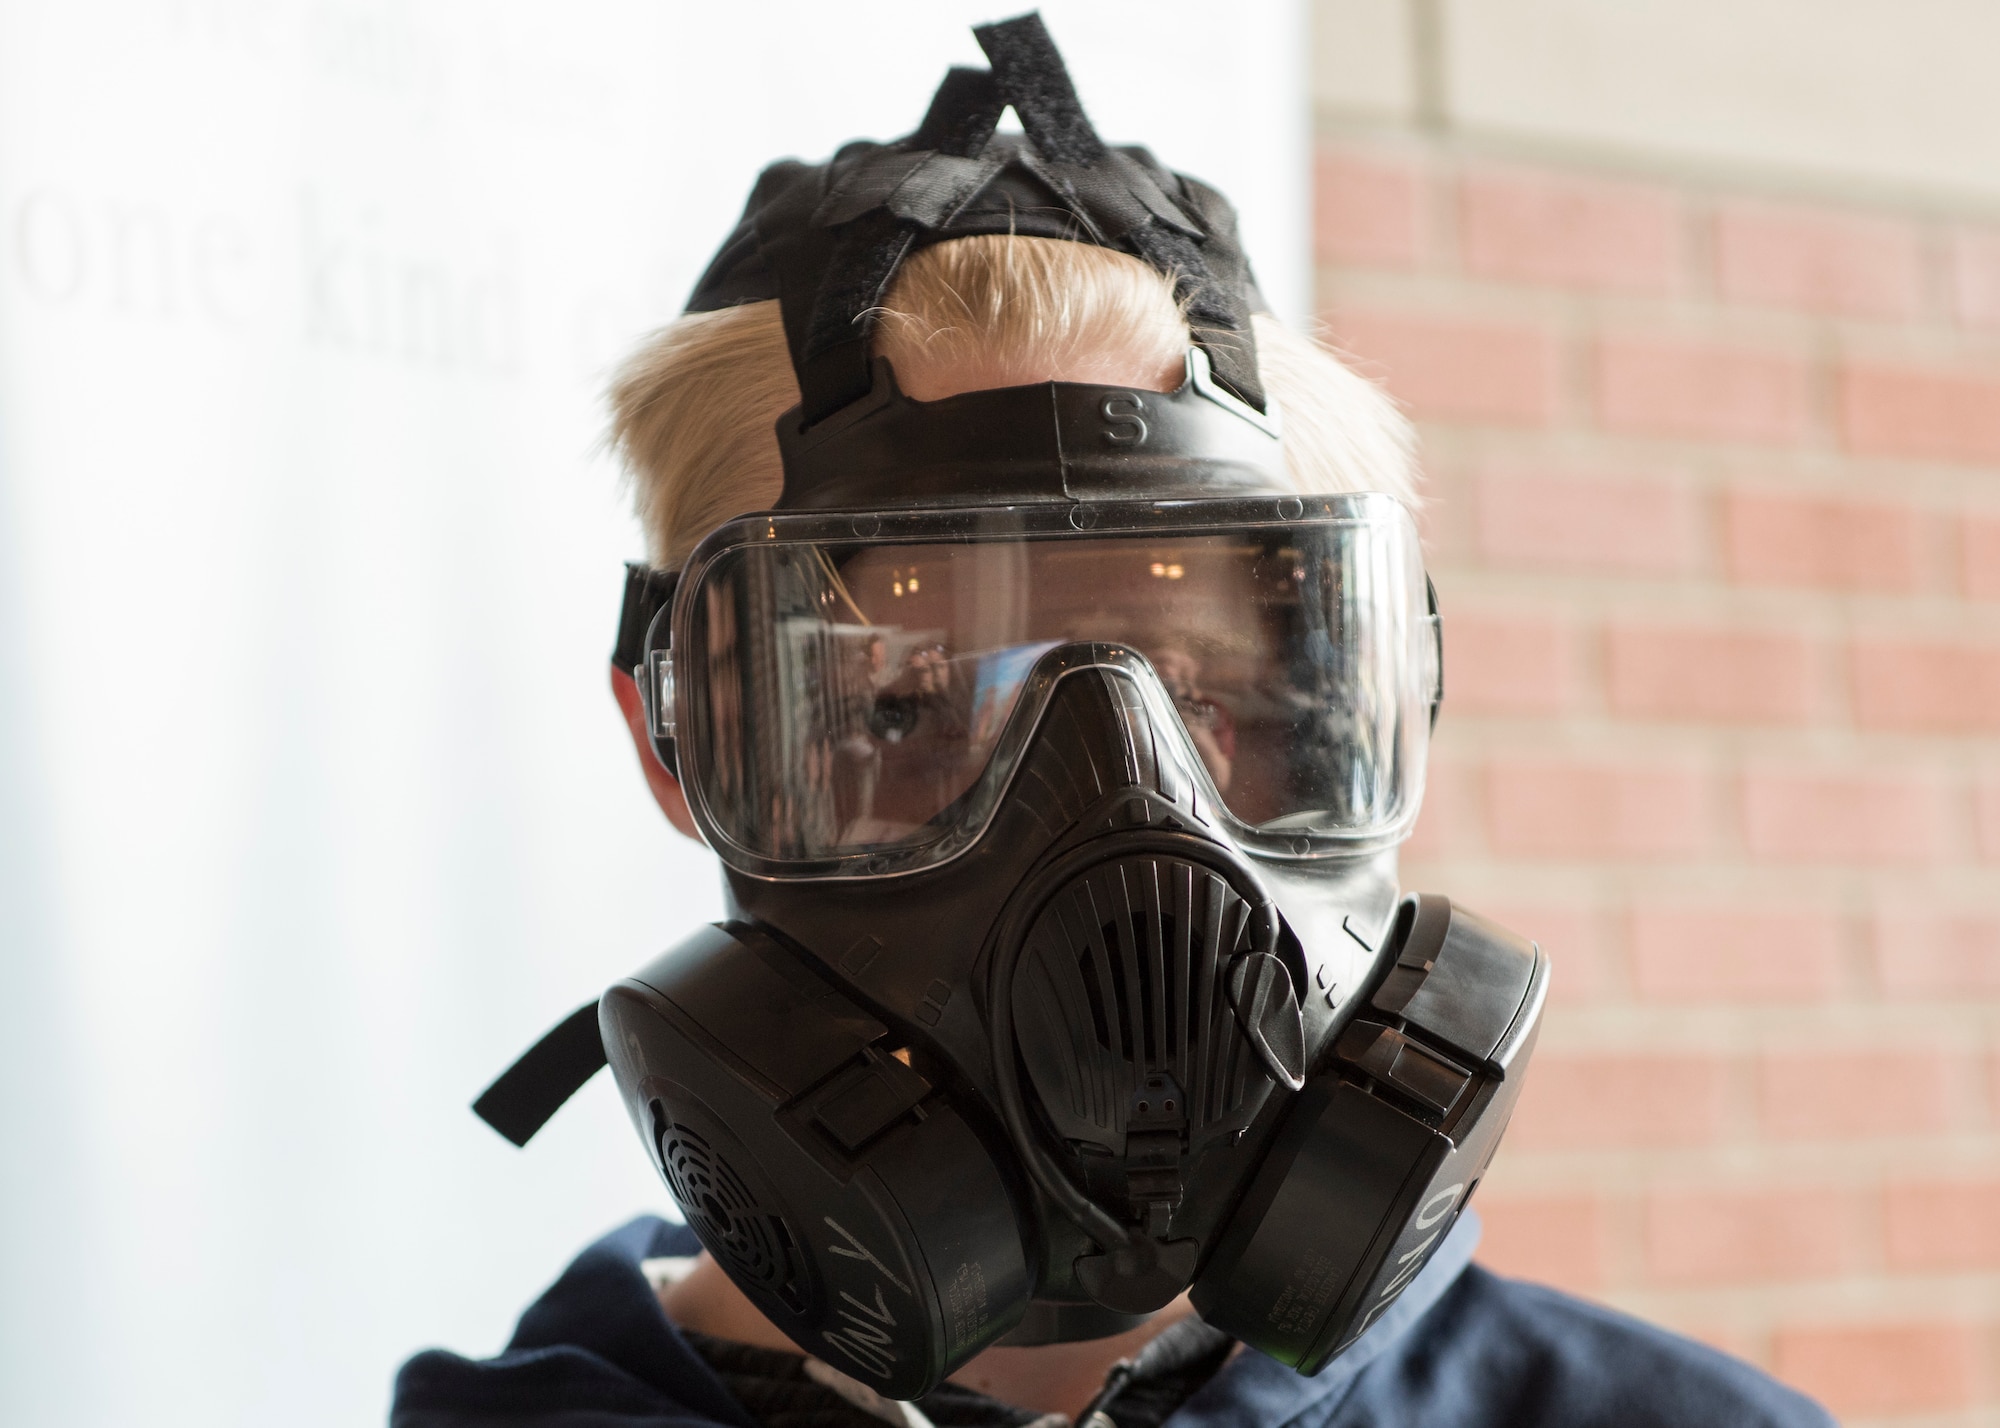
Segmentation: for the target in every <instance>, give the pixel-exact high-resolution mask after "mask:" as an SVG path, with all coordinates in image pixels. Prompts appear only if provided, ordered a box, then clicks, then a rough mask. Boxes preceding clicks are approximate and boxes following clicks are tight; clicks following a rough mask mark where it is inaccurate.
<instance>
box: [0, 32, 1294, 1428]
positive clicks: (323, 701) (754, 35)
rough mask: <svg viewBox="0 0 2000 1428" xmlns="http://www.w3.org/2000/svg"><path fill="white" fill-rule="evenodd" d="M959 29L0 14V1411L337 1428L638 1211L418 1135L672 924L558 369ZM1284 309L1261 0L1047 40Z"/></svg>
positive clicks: (579, 1184)
mask: <svg viewBox="0 0 2000 1428" xmlns="http://www.w3.org/2000/svg"><path fill="white" fill-rule="evenodd" d="M996 9H997V12H998V13H1000V14H1004V13H1006V8H1005V7H1004V6H1000V5H999V4H998V0H988V3H984V4H977V3H965V0H949V3H941V0H929V3H924V0H895V3H889V0H876V3H866V4H846V5H840V6H833V5H827V4H814V3H804V2H803V0H798V2H797V3H782V4H763V5H757V6H750V5H736V6H729V5H716V4H708V3H703V4H686V5H681V4H667V5H662V4H657V3H653V4H642V3H636V2H635V0H628V3H614V2H613V0H595V3H570V4H564V5H533V4H527V3H513V4H506V5H495V4H480V3H473V0H465V3H459V4H443V3H439V4H415V5H401V4H386V3H377V4H364V3H333V0H325V2H324V3H321V2H320V0H272V3H258V0H122V3H121V2H120V0H70V3H65V4H62V5H51V4H47V3H39V0H0V978H4V980H0V1117H4V1120H0V1132H4V1141H0V1422H4V1423H5V1424H7V1425H9V1428H70V1425H93V1428H95V1426H96V1425H106V1428H108V1425H119V1428H125V1425H130V1424H139V1423H143V1424H146V1425H148V1428H166V1426H167V1425H173V1424H182V1423H185V1424H191V1425H192V1424H199V1425H202V1428H214V1425H218V1424H257V1425H262V1424H272V1425H279V1424H282V1425H284V1428H309V1425H317V1424H334V1423H342V1424H347V1423H354V1422H366V1421H370V1420H373V1419H379V1417H380V1415H381V1412H382V1410H383V1407H384V1405H385V1402H386V1396H387V1386H388V1381H389V1377H390V1374H391V1373H392V1371H393V1369H394V1367H395V1364H396V1363H397V1362H398V1361H399V1360H400V1359H401V1358H402V1357H403V1356H404V1355H406V1354H407V1353H409V1352H410V1351H412V1350H414V1349H416V1348H418V1347H421V1346H423V1345H426V1344H432V1343H441V1344H445V1345H449V1346H452V1347H455V1348H458V1349H461V1350H464V1351H467V1352H473V1353H489V1352H492V1351H494V1350H495V1349H497V1348H498V1346H499V1345H500V1344H501V1343H502V1342H503V1341H504V1338H505V1336H506V1334H507V1332H508V1328H509V1325H510V1323H511V1320H512V1317H513V1315H514V1314H515V1312H516V1311H517V1310H518V1309H519V1308H520V1307H521V1305H522V1304H524V1303H525V1302H526V1300H527V1299H528V1298H530V1297H532V1295H533V1294H534V1293H535V1292H536V1291H537V1289H538V1288H539V1287H540V1285H541V1284H542V1283H544V1282H545V1281H546V1280H547V1279H548V1278H549V1277H550V1276H551V1275H552V1274H553V1273H554V1272H555V1271H556V1270H557V1269H558V1268H559V1267H560V1266H561V1264H562V1263H563V1262H564V1261H565V1259H566V1258H567V1257H568V1255H569V1254H570V1253H571V1252H572V1251H573V1250H574V1249H575V1248H577V1247H578V1246H579V1245H580V1244H581V1243H583V1242H584V1241H586V1240H588V1239H589V1238H591V1237H593V1236H594V1235H595V1234H597V1233H598V1232H599V1231H601V1230H602V1229H604V1228H607V1227H608V1226H610V1225H611V1224H613V1223H616V1222H618V1221H619V1220H621V1219H622V1218H624V1217H625V1216H627V1215H629V1214H631V1213H634V1212H637V1211H640V1210H644V1209H649V1208H658V1207H659V1206H660V1205H661V1203H662V1201H663V1200H664V1196H663V1194H662V1193H661V1192H660V1190H659V1188H658V1187H657V1185H656V1184H655V1183H654V1182H653V1181H652V1179H651V1176H650V1172H649V1171H648V1169H647V1167H646V1165H645V1162H644V1161H643V1159H642V1157H641V1155H640V1153H639V1151H638V1148H637V1147H636V1146H635V1145H634V1144H633V1143H632V1137H631V1133H630V1131H629V1129H628V1128H627V1127H626V1126H625V1124H624V1123H623V1120H622V1117H621V1115H620V1113H619V1111H618V1108H617V1106H616V1104H615V1097H614V1096H613V1095H612V1094H611V1092H610V1088H609V1087H608V1086H604V1085H598V1086H595V1087H593V1088H591V1089H590V1090H589V1091H587V1092H586V1093H585V1094H584V1095H583V1096H582V1097H581V1098H579V1101H578V1102H577V1103H576V1104H575V1105H573V1106H572V1107H570V1108H569V1109H568V1110H566V1111H565V1112H564V1113H563V1114H562V1115H561V1116H559V1117H558V1118H557V1119H556V1121H555V1122H554V1123H553V1124H552V1125H551V1126H550V1127H549V1129H548V1130H547V1131H546V1132H544V1134H543V1136H542V1137H541V1138H540V1139H539V1140H537V1141H536V1143H535V1144H534V1146H533V1147H532V1148H531V1149H530V1150H529V1151H527V1152H526V1153H521V1152H517V1151H515V1150H513V1149H512V1148H511V1147H509V1146H507V1145H506V1144H504V1143H503V1142H501V1141H500V1140H499V1139H498V1138H497V1137H495V1136H494V1135H492V1133H491V1132H489V1131H487V1130H486V1129H485V1128H484V1127H483V1126H481V1125H480V1124H478V1123H477V1122H476V1121H475V1120H474V1119H473V1118H472V1116H471V1115H470V1114H469V1113H468V1112H467V1111H466V1109H465V1106H466V1102H467V1101H468V1100H469V1099H470V1097H471V1096H472V1095H473V1094H474V1093H475V1092H476V1091H477V1090H478V1089H479V1088H480V1086H481V1085H483V1084H484V1082H485V1080H486V1079H487V1078H488V1077H489V1076H491V1075H492V1074H493V1073H495V1072H496V1071H498V1070H499V1069H500V1068H501V1067H502V1066H503V1065H504V1064H506V1062H507V1061H508V1060H509V1059H510V1058H511V1057H512V1056H513V1055H514V1054H515V1053H516V1052H517V1051H519V1050H520V1049H521V1048H522V1047H523V1046H524V1045H525V1044H526V1043H527V1042H528V1041H529V1040H530V1039H532V1038H533V1037H534V1036H535V1035H537V1034H539V1032H540V1031H541V1030H542V1029H543V1028H544V1027H545V1026H546V1025H547V1024H548V1023H549V1022H551V1021H553V1020H554V1019H555V1018H556V1017H557V1016H559V1015H560V1014H562V1013H564V1012H566V1011H567V1010H569V1009H570V1008H571V1007H573V1006H575V1005H577V1004H578V1003H580V1002H582V1001H583V1000H585V999H586V998H588V997H591V996H594V995H595V994H596V992H597V991H598V990H599V989H600V988H601V987H602V985H603V984H604V983H605V982H606V981H608V980H610V979H612V978H614V977H616V976H619V975H622V974H624V973H625V972H627V971H629V970H631V969H632V968H633V967H635V966H636V965H638V964H639V963H640V962H641V961H642V960H644V959H645V958H646V957H647V956H648V955H649V954H650V953H651V952H652V951H654V950H656V949H657V948H658V947H659V946H661V945H663V944H664V943H666V942H667V941H669V940H671V939H672V938H674V937H675V936H676V935H677V934H678V933H679V931H680V930H682V929H683V928H685V927H686V926H687V925H688V924H690V923H691V922H692V921H694V920H696V919H698V918H702V917H705V916H708V915H711V914H712V912H713V911H714V909H715V908H716V906H717V902H718V899H717V896H716V892H715V887H716V880H715V876H714V874H713V872H712V870H711V868H710V866H709V865H708V862H707V860H706V858H705V857H704V856H703V855H702V854H701V853H700V850H699V849H696V848H694V847H693V846H692V845H687V844H683V843H680V842H677V841H676V840H675V838H674V837H673V836H672V835H671V834H670V833H669V832H667V831H666V830H665V829H664V827H663V825H662V823H661V820H660V819H659V817H658V815H657V813H656V812H654V811H653V810H652V808H651V806H650V804H649V803H648V802H647V799H646V797H645V794H644V792H643V789H642V787H641V785H640V782H639V780H638V778H637V777H636V776H635V770H634V768H633V766H632V755H631V751H630V748H629V746H628V745H627V743H626V741H625V738H624V735H623V732H622V729H621V727H620V725H619V724H618V721H617V719H616V716H615V714H614V711H613V708H612V706H611V703H610V700H609V698H608V695H607V693H606V689H605V655H606V652H607V650H608V646H609V642H610V638H611V634H612V626H613V623H614V618H615V614H616V606H617V598H618V591H619V581H620V572H619V561H620V559H621V558H623V557H625V556H627V555H630V554H633V553H635V552H636V551H637V549H638V544H639V543H638V540H637V537H636V533H635V531H634V529H633V526H632V524H631V521H630V519H629V517H628V516H627V515H626V513H625V509H624V505H623V503H622V500H621V498H620V494H619V492H618V490H617V488H616V479H615V473H614V472H613V471H612V469H611V467H610V466H609V464H608V463H607V462H606V460H605V459H604V458H603V456H602V455H601V453H599V452H598V451H597V449H596V445H595V443H596V442H597V440H598V437H599V434H600V430H601V418H600V414H599V412H600V408H599V392H600V391H601V388H602V385H603V381H604V376H605V371H606V368H607V365H608V364H609V363H611V362H612V361H614V360H615V359H616V357H617V356H618V355H619V354H620V353H621V352H622V351H623V350H624V349H625V348H626V347H627V346H628V345H629V344H630V343H631V341H632V340H633V338H634V337H635V335H636V334H638V333H640V332H641V331H643V330H645V329H646V328H647V327H649V326H651V325H653V324H656V323H658V322H659V321H661V320H663V319H664V318H666V317H668V316H670V315H671V314H672V313H673V312H674V311H675V310H676V309H677V307H678V304H679V301H680V299H681V297H682V296H683V295H684V293H685V292H686V290H687V288H688V287H689V285H690V284H691V283H692V281H693V278H694V276H695V274H696V273H697V271H698V270H699V267H700V265H701V263H702V262H703V261H704V260H705V258H706V257H707V255H708V253H709V251H710V250H711V248H712V247H713V246H714V244H715V242H716V241H717V240H718V239H719V238H720V237H721V236H722V235H723V233H724V232H726V231H727V229H728V228H729V226H730V225H731V223H732V222H733V221H734V218H735V216H736V213H737V210H738V207H739V206H740V204H741V201H742V197H743V195H744V194H745V192H747V189H748V186H749V183H750V181H751V179H752V178H753V177H754V176H755V172H756V169H757V168H758V166H759V165H760V164H761V163H762V162H763V161H765V160H767V159H769V158H772V157H776V156H778V155H781V154H786V153H794V152H796V153H803V154H806V155H822V154H824V153H826V152H827V151H829V150H830V149H831V148H832V147H833V146H834V145H835V144H836V143H837V142H839V141H840V140H842V139H844V138H847V137H849V136H851V135H854V134H857V133H858V134H868V135H874V136H878V137H888V136H892V135H894V134H897V133H901V132H903V131H905V130H907V129H908V128H909V127H911V126H912V125H913V124H914V123H915V122H916V120H917V119H918V118H919V117H920V116H921V114H922V111H923V108H924V104H925V102H926V100H927V98H928V95H929V91H930V89H931V87H932V86H933V85H934V84H935V82H936V80H937V78H938V77H939V76H940V75H941V73H942V72H943V68H944V66H945V65H946V63H947V62H949V61H953V60H957V61H963V62H977V60H978V52H977V49H976V47H975V46H974V44H973V42H972V39H971V37H970V35H969V34H968V33H967V32H966V31H965V29H964V25H965V23H966V22H967V21H969V20H973V19H984V18H992V17H994V15H995V13H996ZM1045 9H1046V10H1047V12H1048V14H1049V19H1050V23H1051V25H1052V27H1053V28H1054V30H1055V32H1056V35H1057V38H1058V40H1059V41H1061V42H1062V43H1063V44H1064V46H1065V48H1066V49H1067V51H1068V53H1069V56H1070V58H1071V61H1072V63H1073V66H1074V69H1075V71H1076V73H1077V76H1078V80H1079V84H1080V87H1081V88H1082V90H1083V93H1084V97H1085V100H1086V103H1087V104H1088V105H1089V106H1090V108H1091V110H1092V113H1093V115H1094V117H1095V118H1096V120H1097V121H1098V124H1099V126H1100V128H1101V129H1102V130H1103V131H1104V132H1105V134H1106V135H1107V137H1109V138H1112V139H1114V140H1127V139H1136V140H1141V141H1144V142H1148V143H1151V144H1152V145H1153V146H1154V147H1155V148H1156V149H1157V151H1158V152H1159V153H1160V154H1161V155H1162V156H1163V157H1164V158H1166V159H1167V160H1168V161H1169V162H1170V163H1174V164H1176V165H1177V166H1179V167H1182V168H1185V169H1188V170H1189V171H1191V172H1194V173H1198V174H1201V175H1203V176H1204V177H1208V178H1211V179H1213V180H1215V181H1217V182H1219V183H1220V184H1222V185H1223V186H1224V187H1225V188H1226V189H1227V190H1228V191H1229V192H1231V193H1232V194H1233V195H1234V196H1235V197H1236V198H1237V199H1238V201H1239V203H1240V204H1241V206H1242V207H1243V208H1244V210H1245V215H1246V222H1247V227H1248V231H1249V234H1250V238H1251V242H1252V246H1253V251H1254V254H1255V257H1256V259H1257V261H1258V263H1259V266H1260V269H1261V272H1262V276H1263V278H1264V280H1265V286H1266V288H1267V290H1268V291H1269V292H1270V293H1271V295H1272V296H1273V298H1274V300H1275V301H1276V302H1277V303H1278V305H1279V306H1281V307H1282V308H1284V309H1287V310H1289V311H1293V312H1299V311H1303V310H1304V309H1305V308H1306V306H1307V303H1308V291H1307V286H1308V265H1307V261H1306V244H1307V235H1306V222H1305V212H1306V203H1307V194H1306V185H1305V172H1306V166H1307V155H1306V141H1307V130H1306V124H1305V106H1306V95H1305V76H1304V65H1305V62H1306V53H1305V48H1306V47H1305V45H1304V42H1303V37H1304V30H1305V27H1304V23H1303V15H1302V12H1301V9H1300V7H1299V6H1298V5H1296V4H1294V3H1292V0H1263V3H1256V4H1249V5H1242V6H1238V7H1235V8H1234V9H1232V11H1231V12H1230V15H1229V17H1228V20H1227V22H1226V23H1225V22H1222V21H1219V20H1218V18H1217V16H1216V14H1215V12H1214V11H1213V9H1212V8H1211V7H1209V6H1206V5H1202V4H1198V3H1194V0H1164V3H1162V0H1156V3H1153V4H1151V5H1149V6H1147V7H1146V9H1145V11H1144V14H1143V22H1141V21H1140V20H1139V19H1138V17H1137V16H1136V15H1135V12H1134V11H1133V10H1132V8H1131V7H1129V6H1124V5H1117V6H1113V5H1109V4H1102V3H1098V4H1088V3H1082V0H1077V2H1076V3H1053V0H1052V3H1049V4H1047V5H1046V6H1045Z"/></svg>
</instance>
